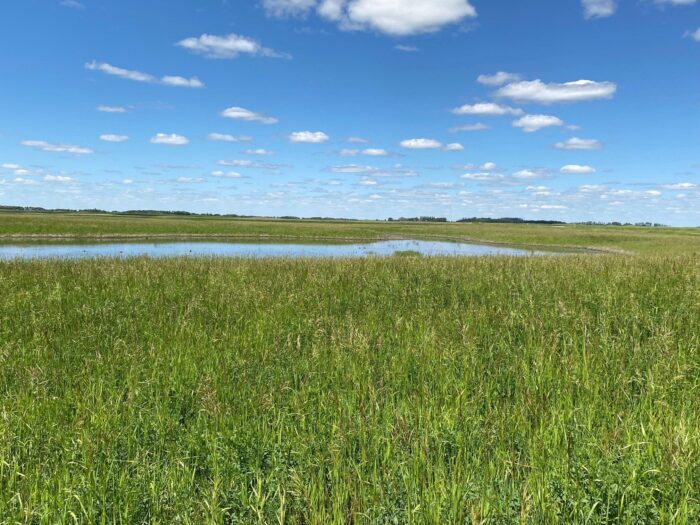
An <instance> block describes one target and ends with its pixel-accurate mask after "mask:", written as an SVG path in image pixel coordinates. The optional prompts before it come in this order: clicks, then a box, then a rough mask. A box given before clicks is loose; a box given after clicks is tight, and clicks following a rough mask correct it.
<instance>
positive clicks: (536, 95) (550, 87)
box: [496, 79, 617, 104]
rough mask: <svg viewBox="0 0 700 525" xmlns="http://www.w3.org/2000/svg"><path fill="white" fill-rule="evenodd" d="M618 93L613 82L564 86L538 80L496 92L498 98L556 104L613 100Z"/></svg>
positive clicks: (580, 81)
mask: <svg viewBox="0 0 700 525" xmlns="http://www.w3.org/2000/svg"><path fill="white" fill-rule="evenodd" d="M616 91H617V85H616V84H615V83H613V82H594V81H592V80H576V81H574V82H565V83H563V84H545V83H544V82H542V81H541V80H539V79H538V80H524V81H522V82H513V83H511V84H508V85H506V86H503V87H502V88H501V89H499V90H498V91H496V96H498V97H506V98H510V99H512V100H515V101H518V102H536V103H539V104H554V103H564V102H586V101H589V100H598V99H607V98H612V96H613V95H614V94H615V92H616Z"/></svg>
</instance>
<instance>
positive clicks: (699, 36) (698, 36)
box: [685, 27, 700, 42]
mask: <svg viewBox="0 0 700 525" xmlns="http://www.w3.org/2000/svg"><path fill="white" fill-rule="evenodd" d="M685 36H689V37H690V38H692V39H693V40H695V41H696V42H700V27H699V28H697V29H696V30H695V31H688V32H687V33H686V34H685Z"/></svg>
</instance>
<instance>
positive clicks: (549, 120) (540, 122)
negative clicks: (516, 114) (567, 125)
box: [513, 115, 564, 133]
mask: <svg viewBox="0 0 700 525" xmlns="http://www.w3.org/2000/svg"><path fill="white" fill-rule="evenodd" d="M563 125H564V122H563V121H562V120H561V119H560V118H558V117H554V116H552V115H525V116H523V117H521V118H519V119H518V120H516V121H514V122H513V126H515V127H516V128H521V129H522V130H523V131H524V132H525V133H532V132H534V131H539V130H541V129H542V128H548V127H551V126H563Z"/></svg>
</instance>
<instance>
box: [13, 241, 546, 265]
mask: <svg viewBox="0 0 700 525" xmlns="http://www.w3.org/2000/svg"><path fill="white" fill-rule="evenodd" d="M407 251H411V252H417V253H419V254H421V255H427V256H431V255H461V256H479V255H510V256H528V255H544V253H545V252H539V251H532V250H522V249H516V248H507V247H501V246H488V245H481V244H467V243H457V242H438V241H414V240H396V241H378V242H366V243H361V244H286V243H275V242H248V243H247V242H150V243H146V242H138V243H129V242H118V243H117V242H115V243H94V244H65V243H54V244H12V245H9V244H5V245H3V244H0V259H4V260H8V259H48V258H59V259H87V258H95V257H139V256H148V257H183V256H184V257H248V258H265V257H292V258H300V257H312V258H329V257H368V256H373V255H374V256H389V255H394V254H396V253H397V252H407Z"/></svg>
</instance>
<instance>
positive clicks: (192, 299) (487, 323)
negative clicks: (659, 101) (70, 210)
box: [0, 215, 700, 525]
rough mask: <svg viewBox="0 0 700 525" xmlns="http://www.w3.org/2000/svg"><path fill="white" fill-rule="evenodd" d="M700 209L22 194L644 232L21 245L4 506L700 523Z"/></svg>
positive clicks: (0, 384)
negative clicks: (410, 242)
mask: <svg viewBox="0 0 700 525" xmlns="http://www.w3.org/2000/svg"><path fill="white" fill-rule="evenodd" d="M698 233H699V232H698V230H692V229H686V230H674V229H653V230H652V229H642V228H592V227H582V226H570V227H569V226H567V227H565V228H553V227H546V226H512V225H479V224H473V225H470V224H464V225H462V224H460V225H455V224H446V225H433V224H428V225H424V224H385V223H335V222H332V223H321V222H317V223H314V222H271V221H250V220H249V221H241V220H235V221H233V220H223V219H203V218H190V219H187V218H148V219H142V218H132V217H111V216H105V217H97V216H88V217H85V216H82V217H81V216H77V215H76V216H49V215H32V216H22V215H0V235H3V236H5V237H8V238H9V236H18V235H21V236H26V235H52V236H66V237H68V236H79V237H85V238H88V237H90V236H102V237H109V236H117V237H118V236H124V235H146V236H152V235H156V236H157V235H163V236H179V235H227V236H228V235H230V236H241V235H250V236H263V235H269V236H280V235H281V236H289V237H293V238H304V239H309V238H327V237H332V238H361V239H367V238H387V237H391V236H407V237H415V236H417V235H420V236H428V237H433V236H434V237H449V238H461V239H467V238H474V239H481V240H484V241H492V242H503V243H518V244H520V243H533V244H545V245H551V246H588V247H598V248H606V249H609V250H616V251H624V252H625V253H629V254H631V253H634V254H635V255H627V254H625V255H623V254H608V255H563V256H551V257H539V258H508V257H484V258H431V257H413V256H411V254H408V253H407V254H403V256H396V257H388V258H384V259H381V258H369V259H348V260H310V259H300V260H284V259H281V260H242V259H229V260H225V259H162V260H153V259H147V258H139V259H129V260H84V261H36V262H21V261H13V262H0V291H1V293H0V523H3V524H14V523H31V524H34V523H36V524H44V523H46V524H54V523H162V524H170V523H192V524H199V523H222V524H224V523H226V524H233V523H246V524H247V523H271V524H273V523H275V524H281V523H288V524H307V523H309V524H319V525H320V524H329V523H338V524H340V523H368V524H370V523H371V524H374V523H382V524H384V523H386V524H397V523H398V524H403V523H415V524H452V523H455V524H457V523H468V524H480V523H489V524H490V523H493V524H511V523H512V524H521V523H528V524H530V523H531V524H548V523H552V524H553V523H581V524H583V523H595V524H599V523H600V524H602V523H606V524H612V523H628V524H642V523H698V522H699V521H700V495H699V489H698V487H700V255H698V254H700V237H699V236H698Z"/></svg>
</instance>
